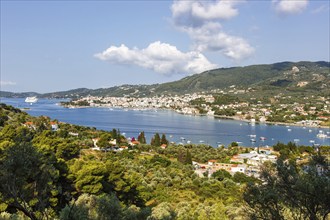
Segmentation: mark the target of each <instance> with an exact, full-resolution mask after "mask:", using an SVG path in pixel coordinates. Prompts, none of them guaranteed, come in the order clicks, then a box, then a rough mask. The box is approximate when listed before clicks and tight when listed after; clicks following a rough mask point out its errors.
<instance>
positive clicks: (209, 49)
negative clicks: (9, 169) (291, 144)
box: [0, 0, 330, 93]
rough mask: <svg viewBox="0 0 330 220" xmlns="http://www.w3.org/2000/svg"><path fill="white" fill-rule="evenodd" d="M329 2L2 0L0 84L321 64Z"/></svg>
mask: <svg viewBox="0 0 330 220" xmlns="http://www.w3.org/2000/svg"><path fill="white" fill-rule="evenodd" d="M329 8H330V3H329V1H327V0H319V1H317V0H313V1H312V0H269V1H242V0H241V1H234V0H232V1H224V0H216V1H6V0H1V45H0V46H1V79H0V80H1V81H0V82H1V90H3V91H13V92H26V91H35V92H41V93H44V92H54V91H63V90H69V89H75V88H81V87H86V88H93V89H94V88H101V87H111V86H116V85H122V84H153V83H163V82H169V81H174V80H178V79H181V78H183V77H185V76H188V75H191V74H194V73H200V72H202V71H205V70H208V69H214V68H218V67H231V66H246V65H251V64H267V63H275V62H282V61H302V60H304V61H320V60H323V61H329V56H330V55H329V53H330V45H329V26H330V24H329V20H330V17H329V16H330V15H329Z"/></svg>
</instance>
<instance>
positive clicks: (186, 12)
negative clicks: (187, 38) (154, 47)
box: [171, 0, 242, 27]
mask: <svg viewBox="0 0 330 220" xmlns="http://www.w3.org/2000/svg"><path fill="white" fill-rule="evenodd" d="M240 2H242V1H227V0H220V1H174V3H173V4H172V7H171V10H172V18H173V20H174V23H175V24H176V25H178V26H185V27H188V26H202V25H204V23H205V22H208V21H212V20H219V19H220V20H221V19H222V20H227V19H230V18H233V17H235V16H237V15H238V10H237V8H235V7H234V6H235V5H237V4H238V3H240Z"/></svg>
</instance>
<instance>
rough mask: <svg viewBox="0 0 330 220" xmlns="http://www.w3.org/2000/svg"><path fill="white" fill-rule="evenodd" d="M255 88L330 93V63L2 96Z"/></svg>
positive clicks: (240, 69) (148, 93) (271, 66)
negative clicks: (145, 83)
mask: <svg viewBox="0 0 330 220" xmlns="http://www.w3.org/2000/svg"><path fill="white" fill-rule="evenodd" d="M233 86H235V88H236V89H248V88H252V89H254V90H256V91H258V92H267V91H272V92H277V91H278V92H289V93H290V92H292V93H294V92H312V93H314V92H315V93H320V92H322V93H325V94H329V95H330V62H325V61H320V62H307V61H302V62H281V63H274V64H263V65H251V66H246V67H232V68H219V69H214V70H209V71H205V72H202V73H200V74H194V75H191V76H187V77H185V78H183V79H181V80H178V81H174V82H169V83H162V84H153V85H122V86H115V87H111V88H100V89H87V88H79V89H73V90H69V91H61V92H52V93H46V94H38V93H34V92H27V93H11V92H5V91H1V93H0V96H2V97H26V96H38V97H42V98H77V97H82V96H88V95H92V96H132V97H143V96H154V95H163V94H169V95H170V94H171V95H175V94H178V95H179V94H186V93H194V92H210V91H215V90H224V89H229V88H230V87H233Z"/></svg>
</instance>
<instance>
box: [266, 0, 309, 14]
mask: <svg viewBox="0 0 330 220" xmlns="http://www.w3.org/2000/svg"><path fill="white" fill-rule="evenodd" d="M272 3H273V7H274V8H275V10H276V11H277V12H279V13H281V14H288V15H289V14H299V13H301V12H302V11H304V10H305V9H306V7H307V4H308V0H273V1H272Z"/></svg>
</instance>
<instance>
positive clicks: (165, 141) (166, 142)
mask: <svg viewBox="0 0 330 220" xmlns="http://www.w3.org/2000/svg"><path fill="white" fill-rule="evenodd" d="M160 144H166V145H168V140H167V139H166V135H165V134H162V139H161V141H160Z"/></svg>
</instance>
